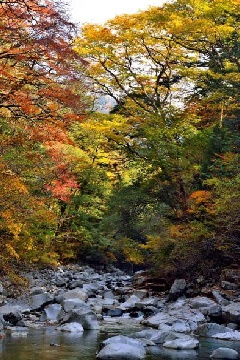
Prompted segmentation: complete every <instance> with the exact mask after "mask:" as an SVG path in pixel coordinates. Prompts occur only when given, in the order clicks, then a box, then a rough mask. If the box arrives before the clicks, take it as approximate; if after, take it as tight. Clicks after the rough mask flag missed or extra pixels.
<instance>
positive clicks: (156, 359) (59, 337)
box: [0, 327, 240, 360]
mask: <svg viewBox="0 0 240 360" xmlns="http://www.w3.org/2000/svg"><path fill="white" fill-rule="evenodd" d="M122 333H123V334H124V333H125V334H126V332H124V331H122ZM112 335H114V334H108V335H106V334H103V333H101V332H99V331H93V330H91V331H84V332H83V333H82V334H77V335H76V334H71V333H62V332H59V331H56V330H55V329H54V328H53V327H49V328H45V329H41V330H34V329H30V330H29V332H28V334H27V335H26V336H16V335H15V336H14V335H11V334H10V333H7V334H6V337H5V338H4V339H2V340H0V359H1V360H42V359H43V360H94V359H96V351H97V349H98V347H99V343H100V342H101V341H102V340H104V339H105V338H106V337H110V336H112ZM222 346H224V347H230V348H232V349H235V350H237V351H238V352H239V353H240V342H237V341H234V342H233V341H219V340H213V339H211V340H210V339H204V340H201V345H200V348H199V350H197V351H195V350H189V351H177V350H168V349H164V348H163V347H162V346H151V347H148V354H147V356H146V358H145V359H146V360H203V359H209V356H210V354H211V353H212V351H213V350H214V349H216V348H218V347H222Z"/></svg>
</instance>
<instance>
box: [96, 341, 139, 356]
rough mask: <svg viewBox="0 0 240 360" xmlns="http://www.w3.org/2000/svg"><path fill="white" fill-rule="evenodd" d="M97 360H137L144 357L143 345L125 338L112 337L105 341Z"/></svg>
mask: <svg viewBox="0 0 240 360" xmlns="http://www.w3.org/2000/svg"><path fill="white" fill-rule="evenodd" d="M101 346H103V348H102V349H101V350H100V352H99V353H98V355H97V359H102V360H105V359H106V360H107V359H119V360H139V359H143V358H144V357H145V354H146V351H145V349H144V346H143V343H142V342H141V341H139V340H136V339H132V338H129V337H127V336H122V335H118V336H114V337H111V338H109V339H107V340H105V341H104V342H103V343H102V344H101Z"/></svg>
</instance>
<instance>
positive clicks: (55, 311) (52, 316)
mask: <svg viewBox="0 0 240 360" xmlns="http://www.w3.org/2000/svg"><path fill="white" fill-rule="evenodd" d="M61 311H62V307H61V305H60V304H51V305H48V306H46V307H45V308H44V312H43V314H42V315H41V317H40V321H58V320H59V318H60V314H61Z"/></svg>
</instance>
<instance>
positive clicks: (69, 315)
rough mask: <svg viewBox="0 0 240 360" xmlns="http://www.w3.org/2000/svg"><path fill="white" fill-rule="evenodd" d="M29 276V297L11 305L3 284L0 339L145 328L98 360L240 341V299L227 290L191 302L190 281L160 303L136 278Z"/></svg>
mask: <svg viewBox="0 0 240 360" xmlns="http://www.w3.org/2000/svg"><path fill="white" fill-rule="evenodd" d="M25 276H26V277H27V278H28V279H29V284H30V285H29V290H28V292H27V293H25V294H24V295H22V296H21V297H19V298H18V299H12V298H9V297H8V296H7V294H6V292H5V291H4V288H3V286H2V285H1V284H0V299H1V300H0V336H4V331H5V329H10V330H11V331H12V334H13V336H25V335H26V334H27V329H28V327H35V328H38V327H42V326H49V325H52V326H55V327H56V330H57V331H66V332H75V333H81V332H83V331H86V330H99V329H100V330H103V329H104V326H105V324H106V323H108V324H113V323H114V320H116V321H120V319H125V320H126V319H127V321H130V320H131V319H136V321H137V322H138V323H141V325H142V328H143V330H141V331H135V332H134V333H133V334H131V335H130V336H128V337H126V336H113V337H111V338H109V339H107V340H105V341H104V342H103V343H102V346H101V349H100V351H99V353H98V355H97V358H98V359H103V360H104V359H110V358H113V359H129V360H131V359H133V360H134V359H143V358H144V357H145V355H146V353H147V349H148V348H150V347H151V346H154V345H161V346H162V347H163V348H164V349H166V351H167V349H176V350H181V351H183V352H184V351H185V350H191V351H194V350H195V349H197V348H198V346H199V337H212V338H216V339H225V340H234V341H240V331H239V328H240V296H239V295H238V296H235V297H230V296H229V295H228V296H227V295H226V289H225V287H226V283H223V284H222V285H223V286H222V289H223V291H221V290H220V291H219V290H216V289H214V290H212V292H211V294H209V295H210V296H208V297H206V296H203V295H198V296H195V297H187V296H186V295H187V283H186V281H185V280H184V279H177V280H176V281H175V282H174V283H173V285H172V287H171V289H170V291H169V293H168V295H167V296H166V294H164V295H162V296H160V295H158V296H157V295H153V294H152V293H150V292H148V291H147V290H145V289H139V288H135V287H134V284H133V283H132V278H131V277H130V276H129V275H127V274H125V273H124V272H122V271H121V270H118V269H115V268H112V269H111V270H109V271H108V272H101V273H99V272H96V271H95V270H93V269H92V268H90V267H88V266H85V267H81V266H78V265H74V266H71V267H59V268H58V269H56V270H49V269H48V270H43V271H37V272H31V273H28V274H25ZM138 279H139V277H138ZM228 279H229V278H228ZM231 279H232V278H231ZM223 281H228V280H222V282H223ZM229 282H230V281H229ZM224 349H225V350H224ZM226 349H227V348H223V349H216V350H215V351H214V352H213V354H212V355H211V357H212V358H221V357H220V356H222V355H221V354H223V355H224V356H228V357H226V358H228V359H231V358H232V359H237V358H238V357H236V356H238V353H236V351H234V350H233V349H230V350H232V351H230V350H226ZM217 350H218V351H217ZM226 354H227V355H226ZM231 356H232V357H231Z"/></svg>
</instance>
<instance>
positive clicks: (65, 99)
mask: <svg viewBox="0 0 240 360" xmlns="http://www.w3.org/2000/svg"><path fill="white" fill-rule="evenodd" d="M0 15H1V24H0V31H1V41H0V71H1V79H0V94H1V97H0V98H1V101H0V118H1V120H0V121H1V147H0V155H1V164H2V165H1V166H2V167H1V171H2V177H1V183H2V185H3V186H2V187H1V204H2V205H3V206H2V208H1V248H2V249H3V251H2V254H3V255H2V256H3V257H4V256H5V255H6V256H5V259H6V262H2V264H4V263H5V264H7V262H8V260H7V259H8V258H10V257H11V256H12V258H13V259H15V260H19V261H22V260H24V259H27V260H28V261H39V259H40V261H43V262H44V261H47V262H48V261H50V262H51V261H53V262H54V261H55V259H56V258H57V254H56V253H55V254H54V248H53V247H52V239H53V238H54V235H55V232H56V228H57V223H58V217H57V211H56V209H57V208H58V201H69V200H70V197H71V193H72V190H73V189H76V188H77V187H78V186H79V185H78V184H77V182H76V180H75V178H74V175H73V174H72V173H71V170H69V169H68V168H67V160H66V159H64V155H63V152H62V147H63V144H70V143H71V140H70V138H69V136H68V134H67V131H68V129H69V127H70V126H71V124H72V123H73V122H75V121H81V120H82V118H83V115H84V113H85V109H86V106H87V102H86V98H84V96H83V95H82V93H83V89H84V86H85V85H84V84H83V81H81V68H82V67H83V66H84V62H83V60H82V59H81V57H80V56H79V55H78V54H76V52H75V51H74V50H73V49H72V46H71V43H72V41H73V39H74V36H75V34H76V29H75V26H74V25H73V24H72V23H71V22H70V21H69V19H68V17H67V15H66V8H65V7H64V5H63V4H62V2H59V1H41V2H39V1H37V0H29V1H28V0H23V1H19V2H16V1H13V0H9V1H1V4H0ZM8 180H10V181H8ZM40 218H41V220H40ZM4 249H5V251H4ZM4 254H5V255H4Z"/></svg>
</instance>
